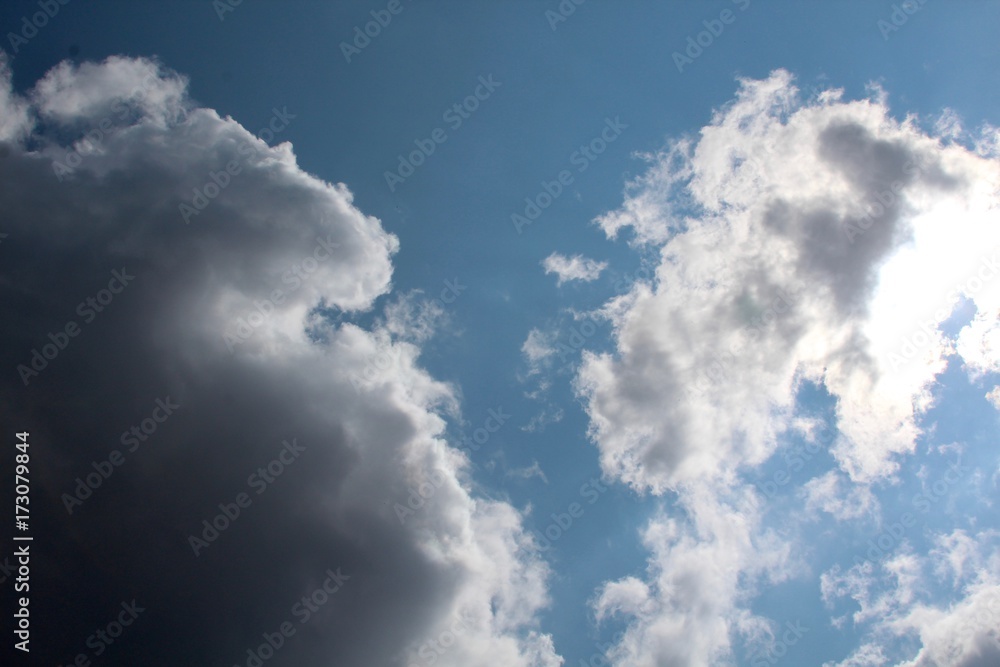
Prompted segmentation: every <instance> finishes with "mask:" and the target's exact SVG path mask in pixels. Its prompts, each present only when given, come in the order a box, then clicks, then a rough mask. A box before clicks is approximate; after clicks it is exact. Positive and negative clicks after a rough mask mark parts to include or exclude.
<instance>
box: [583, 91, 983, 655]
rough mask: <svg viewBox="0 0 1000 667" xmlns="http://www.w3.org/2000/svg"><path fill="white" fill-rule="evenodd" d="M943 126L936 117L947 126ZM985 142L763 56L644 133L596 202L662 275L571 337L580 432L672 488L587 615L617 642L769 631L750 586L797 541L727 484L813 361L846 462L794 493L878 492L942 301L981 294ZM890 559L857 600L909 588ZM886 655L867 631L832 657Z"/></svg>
mask: <svg viewBox="0 0 1000 667" xmlns="http://www.w3.org/2000/svg"><path fill="white" fill-rule="evenodd" d="M955 127H957V126H956V125H955V123H953V122H952V123H946V124H944V125H939V128H944V129H942V131H944V130H945V129H948V128H951V129H949V130H948V132H949V137H951V136H952V135H953V134H954V132H952V130H954V129H955ZM991 145H992V144H990V143H989V142H986V141H985V140H984V141H983V142H980V143H979V144H978V145H977V150H976V151H972V150H969V149H967V148H965V147H963V146H962V145H959V144H957V143H954V142H952V141H942V140H941V139H940V138H939V137H937V136H934V135H931V134H928V133H927V131H925V130H924V129H922V128H921V126H920V124H919V122H918V119H916V118H913V117H907V118H905V119H903V120H897V119H896V118H894V117H893V116H892V115H891V114H890V112H889V109H888V106H887V95H886V94H885V93H884V91H879V90H877V89H876V90H873V97H872V99H867V100H857V101H847V100H844V99H843V96H842V93H841V91H838V90H827V91H821V92H819V93H817V94H816V95H814V96H813V97H811V98H809V99H803V98H802V96H801V95H800V94H799V92H798V90H797V89H796V87H795V86H794V85H793V82H792V77H791V76H790V75H789V74H788V73H787V72H784V71H777V72H774V73H773V74H772V75H771V76H770V77H768V78H767V79H765V80H762V81H752V80H741V81H740V82H739V91H738V93H737V95H736V98H735V99H734V100H733V101H732V102H731V103H728V104H726V105H725V106H723V107H722V108H720V109H718V110H717V111H716V112H715V113H714V115H713V117H712V120H711V122H710V123H709V124H708V125H706V126H705V127H703V128H701V130H700V131H699V133H698V134H697V136H693V137H686V138H682V139H680V140H676V141H673V142H671V143H670V144H669V146H668V147H667V148H665V149H664V150H662V151H660V152H658V153H655V154H651V155H647V156H645V157H646V159H647V161H648V162H649V168H648V170H647V172H646V173H645V174H643V175H641V176H639V177H638V178H637V179H635V181H633V182H632V183H630V184H629V186H628V187H627V189H626V198H625V201H624V203H623V204H622V206H621V207H620V208H619V209H618V210H615V211H611V212H609V213H607V214H605V215H603V216H601V217H600V218H598V220H597V223H598V224H599V225H600V226H601V228H602V229H603V230H604V231H605V232H606V233H607V235H608V236H609V238H614V237H617V236H620V235H622V234H625V233H631V236H630V238H629V241H630V243H632V244H634V245H636V246H641V247H642V248H645V249H655V250H657V251H658V252H659V255H660V262H659V266H658V268H657V271H656V279H655V281H651V282H649V283H638V284H636V285H635V286H634V287H633V288H632V289H631V290H630V292H629V293H627V294H625V295H623V296H621V297H618V298H616V299H614V300H612V301H611V302H609V303H608V304H606V305H605V307H604V308H603V309H602V311H601V312H602V313H603V314H604V315H605V316H606V317H607V318H608V319H610V320H611V322H612V325H613V327H614V343H615V346H614V350H613V351H611V352H609V353H601V354H595V353H589V352H585V353H584V361H583V365H582V368H581V369H580V371H579V374H578V376H577V378H576V387H577V391H578V393H579V395H580V396H581V397H582V398H583V399H584V400H585V402H586V406H587V411H588V414H589V418H590V436H591V438H592V440H593V442H594V443H595V444H596V446H597V449H598V452H599V455H600V461H601V466H602V468H603V470H604V472H605V473H606V474H607V475H609V476H610V477H612V478H616V479H619V480H621V481H623V482H625V483H627V484H629V485H630V486H632V487H633V488H634V489H636V490H637V491H639V492H651V493H654V494H667V493H669V494H677V501H676V503H677V505H678V506H679V507H681V508H683V515H682V516H669V517H668V516H660V517H656V518H654V519H653V520H651V521H650V523H649V525H648V527H647V528H646V531H645V536H646V537H645V543H646V546H647V548H648V549H649V550H650V552H651V555H650V558H649V572H648V575H647V576H646V577H645V579H644V580H641V579H638V578H632V579H621V580H618V581H616V582H611V583H608V584H605V586H604V587H602V588H601V593H600V594H599V596H598V598H597V600H596V602H595V609H596V611H597V613H598V616H599V617H601V616H602V615H608V614H611V613H614V612H616V611H618V612H621V613H623V614H625V615H626V616H629V617H630V619H629V621H630V622H629V626H628V630H627V632H626V635H625V638H624V639H623V640H622V641H621V642H620V643H619V644H618V645H617V646H616V647H615V648H614V649H613V650H612V652H611V655H612V657H613V663H614V664H615V665H617V666H625V665H630V666H631V665H654V664H656V665H709V664H728V662H729V661H730V660H732V659H733V657H734V649H735V647H736V645H737V640H738V639H741V640H742V642H743V643H744V644H745V645H746V646H748V647H752V646H756V645H759V644H760V641H761V636H762V635H766V632H764V631H762V630H761V628H762V627H765V628H766V627H769V625H768V623H769V622H768V621H766V619H760V618H757V617H755V616H753V615H752V614H750V612H749V611H748V609H749V605H748V602H747V601H748V599H750V598H751V597H752V595H753V591H754V587H755V586H756V585H757V584H758V583H759V582H760V580H761V579H762V578H764V577H767V578H770V577H777V576H778V575H776V574H774V573H772V564H774V563H781V564H782V566H783V567H784V568H787V569H789V570H794V569H796V567H797V565H796V563H795V561H794V560H793V559H791V558H790V557H788V556H787V554H788V553H795V552H797V550H798V547H799V545H792V544H789V543H787V542H785V541H784V538H782V539H777V538H771V539H764V538H763V537H761V536H760V535H759V533H758V531H759V530H760V523H761V519H760V514H761V511H760V509H759V508H756V506H755V504H754V503H755V500H754V499H753V498H752V497H751V496H753V494H752V493H751V492H747V497H746V498H743V499H741V500H740V501H739V502H737V501H735V500H733V499H732V495H731V494H733V493H734V492H733V491H732V489H734V488H742V487H741V479H742V475H743V474H744V473H746V472H749V471H752V470H753V469H754V468H756V467H757V466H759V465H760V464H762V463H763V462H765V461H766V460H768V459H769V458H770V457H771V456H772V454H774V453H775V452H776V451H777V449H778V447H779V446H780V445H781V444H782V443H783V441H784V438H785V437H786V436H790V435H792V434H794V433H796V432H799V431H801V430H802V428H801V427H802V424H803V415H802V411H801V410H800V406H799V405H797V402H796V397H797V394H798V392H799V390H800V389H801V388H802V387H803V385H804V384H805V383H812V384H815V385H817V386H819V387H821V388H822V389H823V390H825V392H827V393H828V394H829V395H830V396H831V397H832V399H833V400H834V402H835V427H836V432H837V434H838V435H837V436H836V439H835V440H834V442H833V445H832V446H831V447H830V453H831V454H832V455H833V457H834V459H835V461H836V465H837V468H836V469H835V470H832V471H829V472H826V473H822V474H820V476H819V477H817V478H816V479H814V480H812V481H811V482H809V483H807V484H806V486H805V487H804V488H803V489H802V493H803V494H804V497H805V498H806V501H807V508H808V509H812V510H822V511H824V512H827V513H830V514H831V515H833V516H834V517H835V518H837V519H839V520H844V521H846V520H854V519H859V518H862V517H864V516H866V515H868V514H874V513H876V512H877V511H878V504H877V502H876V499H875V496H874V495H873V492H872V487H873V486H874V485H878V484H881V483H886V482H888V483H891V482H892V481H893V480H894V476H895V475H896V473H897V471H898V468H899V465H900V462H901V460H903V458H904V457H906V456H908V455H910V454H911V453H913V452H914V450H915V446H916V439H917V437H918V436H919V435H920V426H919V424H920V418H921V416H922V415H924V414H925V413H926V412H927V410H928V409H929V408H930V407H931V406H932V405H933V402H934V398H933V397H934V393H933V390H934V388H935V382H936V378H937V376H938V375H939V374H940V373H941V372H942V371H943V370H944V369H945V366H946V363H947V359H948V357H949V356H950V355H952V354H955V353H956V352H955V343H954V341H952V340H949V339H948V338H947V337H946V336H945V334H944V333H942V332H941V330H940V324H941V323H942V322H943V321H944V320H946V319H947V318H948V317H949V316H950V315H951V313H952V311H953V308H954V306H955V304H956V303H957V302H958V301H959V299H960V298H961V297H965V298H969V299H972V300H973V301H974V302H975V304H976V305H977V307H978V308H979V310H980V312H985V313H995V312H996V306H997V304H996V298H997V297H996V292H997V290H998V289H1000V280H998V279H997V273H1000V266H998V265H997V260H996V251H997V249H1000V224H998V223H1000V220H998V216H997V194H998V192H1000V164H998V161H997V159H996V158H997V155H996V154H995V152H992V149H991V148H990V146H991ZM928 267H934V269H933V270H929V269H928ZM970 326H973V327H975V326H978V325H975V323H974V324H973V325H970ZM991 326H992V324H991V325H989V327H988V326H986V325H985V324H984V325H982V326H980V328H978V329H976V328H973V329H971V330H970V332H968V333H966V334H965V336H966V339H967V340H969V341H970V343H969V344H966V345H963V346H962V347H961V348H960V349H959V350H958V354H959V355H962V356H963V357H966V363H967V365H968V366H970V368H971V369H973V370H974V369H978V368H982V367H984V366H985V364H986V362H985V361H984V360H985V359H988V358H990V356H989V355H990V354H991V353H983V352H982V350H984V349H987V346H986V345H985V344H980V341H988V340H991V338H990V337H989V336H990V335H991V334H989V335H988V334H987V331H988V330H989V328H990V327H991ZM972 343H974V344H972ZM989 349H992V348H989ZM757 500H760V498H759V496H758V497H757ZM722 508H726V510H723V509H722ZM748 508H749V509H748ZM712 516H717V517H718V520H717V521H711V522H709V521H707V517H712ZM781 554H785V556H781ZM686 564H689V568H688V565H686ZM892 565H893V567H894V568H895V570H894V571H893V572H892V573H891V575H892V576H893V577H895V584H894V591H895V592H894V593H893V596H891V597H889V598H885V597H880V596H878V595H876V594H874V593H872V594H871V596H869V597H862V598H861V599H862V601H863V603H864V605H863V613H862V614H861V616H859V617H858V621H859V622H871V621H872V620H873V619H874V618H876V617H877V615H878V614H879V613H882V612H884V611H886V610H889V609H896V608H900V607H901V606H905V605H912V604H914V600H915V599H916V596H917V595H918V593H919V590H918V589H919V586H918V585H917V582H916V579H915V577H916V574H915V572H916V569H917V564H916V561H915V560H914V557H912V556H911V557H908V558H904V557H903V556H900V558H899V559H897V560H895V561H893V563H892ZM686 568H688V569H686ZM695 568H697V569H695ZM854 574H855V575H858V576H861V575H860V574H858V573H854ZM784 576H790V574H788V572H785V574H784ZM830 585H833V584H832V583H831V584H830ZM838 585H847V584H838ZM857 586H858V587H860V588H858V589H857V590H858V591H859V592H858V595H861V594H862V592H863V591H867V590H869V589H868V588H865V587H864V586H863V584H862V583H857ZM852 590H853V589H852ZM640 607H641V608H640ZM881 656H882V650H881V648H880V646H879V643H878V641H875V642H873V643H871V644H870V645H866V646H865V647H863V648H862V649H859V652H858V653H856V654H855V656H854V657H852V658H850V659H849V662H845V663H843V664H844V665H847V664H859V665H860V664H881V663H880V662H879V660H881V659H882V658H881ZM850 660H853V661H854V662H850ZM866 661H867V662H866Z"/></svg>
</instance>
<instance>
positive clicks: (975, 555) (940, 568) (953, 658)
mask: <svg viewBox="0 0 1000 667" xmlns="http://www.w3.org/2000/svg"><path fill="white" fill-rule="evenodd" d="M935 543H936V546H935V548H933V549H931V550H930V552H929V553H928V554H926V555H919V554H914V553H912V552H911V551H909V550H906V551H904V552H903V553H900V554H899V555H897V556H894V557H893V558H891V559H888V560H887V561H886V562H885V563H884V564H881V565H878V566H875V565H872V564H871V563H864V564H859V565H855V566H854V567H852V568H851V569H850V570H849V571H847V572H844V573H841V572H840V571H839V570H838V569H834V570H833V571H831V572H827V573H825V574H824V576H823V593H824V598H825V599H827V600H831V599H837V598H841V597H847V598H850V599H851V600H852V601H853V602H854V603H855V604H856V605H857V610H856V611H855V613H854V614H853V615H852V619H853V621H854V622H855V623H856V624H859V625H862V624H866V623H867V625H862V627H863V628H864V630H865V636H866V640H865V641H864V643H863V644H862V645H861V647H859V648H858V649H857V650H856V651H855V652H853V653H852V654H851V655H850V656H848V657H847V658H845V659H844V660H843V661H840V662H837V663H827V665H826V666H825V667H850V666H853V665H884V664H887V660H886V659H885V656H884V652H883V651H882V650H881V649H880V648H879V647H880V646H883V645H887V644H890V643H892V642H893V641H894V640H898V639H899V638H901V637H917V638H919V641H920V650H919V651H918V652H917V654H916V656H914V657H913V658H912V659H910V660H904V661H902V662H898V663H895V664H898V665H899V667H932V666H934V665H958V666H959V667H985V666H986V665H992V664H996V661H997V659H998V658H1000V631H998V628H1000V579H998V576H997V572H998V571H1000V570H998V568H997V566H998V564H1000V563H998V556H997V552H996V546H997V533H996V531H982V532H980V533H977V534H973V535H970V534H967V533H966V532H965V531H962V530H956V531H953V532H952V533H948V534H938V535H936V537H935ZM935 578H937V579H939V580H943V583H945V584H946V585H948V584H950V586H949V589H950V590H951V591H952V596H951V600H950V602H946V603H945V604H935V603H932V602H930V601H929V600H928V590H927V588H928V586H927V585H926V584H923V583H921V582H929V581H932V580H933V579H935Z"/></svg>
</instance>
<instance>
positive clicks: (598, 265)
mask: <svg viewBox="0 0 1000 667" xmlns="http://www.w3.org/2000/svg"><path fill="white" fill-rule="evenodd" d="M542 266H543V267H545V274H546V275H548V274H550V273H554V274H556V285H562V284H563V283H567V282H569V281H571V280H582V281H583V282H592V281H594V280H597V279H598V277H600V275H601V272H602V271H604V269H606V268H608V263H607V262H598V261H597V260H593V259H589V258H587V257H584V256H583V255H573V256H572V257H566V256H565V255H560V254H559V253H557V252H554V253H552V254H551V255H549V256H548V257H546V258H545V259H544V260H542Z"/></svg>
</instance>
